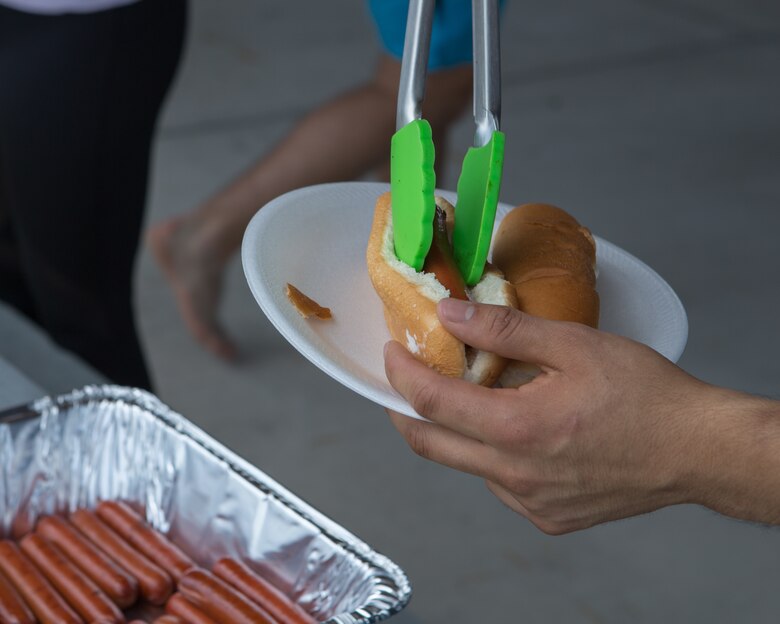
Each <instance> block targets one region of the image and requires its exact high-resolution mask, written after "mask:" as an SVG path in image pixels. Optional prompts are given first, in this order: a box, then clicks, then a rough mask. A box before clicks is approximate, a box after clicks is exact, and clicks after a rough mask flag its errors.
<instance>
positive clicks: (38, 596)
mask: <svg viewBox="0 0 780 624" xmlns="http://www.w3.org/2000/svg"><path fill="white" fill-rule="evenodd" d="M0 570H2V571H3V573H4V574H5V576H6V578H7V579H8V580H9V581H11V583H12V584H13V586H14V587H15V588H16V591H18V592H19V594H20V595H21V596H22V598H23V599H24V601H25V602H26V603H27V605H28V606H29V607H30V609H32V612H33V613H34V614H35V616H36V617H37V618H38V620H39V621H40V622H41V623H42V624H84V620H82V619H81V618H80V617H79V616H78V615H76V613H75V612H74V611H73V609H71V608H70V607H69V606H68V604H67V603H66V602H65V601H64V600H63V599H62V596H60V595H59V594H58V593H57V592H56V591H55V590H54V588H53V587H52V586H51V584H50V583H49V582H48V581H47V580H46V578H45V577H44V576H43V574H41V572H40V571H39V570H38V569H37V568H36V567H35V566H34V565H33V564H32V562H31V561H30V560H29V559H28V558H27V556H26V555H25V554H24V553H23V552H22V551H21V550H19V547H18V546H17V545H16V544H14V543H12V542H9V541H2V542H0Z"/></svg>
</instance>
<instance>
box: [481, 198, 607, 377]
mask: <svg viewBox="0 0 780 624" xmlns="http://www.w3.org/2000/svg"><path fill="white" fill-rule="evenodd" d="M493 262H494V263H495V264H496V266H498V267H500V268H501V270H502V271H503V272H504V275H506V279H507V280H508V281H509V282H511V284H512V285H513V286H514V287H515V291H516V293H517V300H518V307H519V309H520V310H522V311H523V312H527V313H528V314H532V315H534V316H539V317H542V318H546V319H549V320H553V321H572V322H575V323H582V324H584V325H588V326H590V327H598V320H599V295H598V293H597V292H596V243H595V241H594V240H593V236H592V235H591V233H590V231H589V230H588V229H587V228H585V227H583V226H581V225H580V224H579V223H578V222H577V220H576V219H575V218H574V217H572V216H571V215H570V214H568V213H567V212H565V211H564V210H561V209H560V208H557V207H556V206H551V205H549V204H526V205H524V206H518V207H517V208H515V209H514V210H512V211H511V212H510V213H509V214H508V215H507V216H506V217H504V220H503V221H502V222H501V226H500V227H499V229H498V233H497V234H496V238H495V244H494V247H493ZM538 372H539V369H538V368H536V367H535V366H532V365H528V364H525V363H522V362H510V363H509V365H508V366H507V368H506V370H505V372H504V373H503V374H502V376H501V378H500V384H501V385H502V386H504V387H517V386H518V385H520V384H522V383H525V382H527V381H530V380H531V379H533V377H535V376H536V374H537V373H538Z"/></svg>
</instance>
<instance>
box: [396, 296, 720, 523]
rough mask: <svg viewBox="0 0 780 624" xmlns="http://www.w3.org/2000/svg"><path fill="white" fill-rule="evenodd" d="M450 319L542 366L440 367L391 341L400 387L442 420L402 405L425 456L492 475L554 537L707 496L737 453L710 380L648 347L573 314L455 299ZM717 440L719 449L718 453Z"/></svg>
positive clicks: (498, 490) (402, 419) (455, 326)
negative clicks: (551, 316)
mask: <svg viewBox="0 0 780 624" xmlns="http://www.w3.org/2000/svg"><path fill="white" fill-rule="evenodd" d="M438 312H439V317H440V319H441V321H442V323H443V324H444V326H445V327H446V328H447V330H448V331H449V332H451V333H452V334H453V335H455V336H457V337H458V338H459V339H461V340H463V342H464V343H466V344H469V345H472V346H474V347H477V348H480V349H483V350H487V351H492V352H495V353H498V354H499V355H502V356H505V357H509V358H511V359H515V360H522V361H525V362H532V363H535V364H537V365H538V366H539V367H540V368H541V370H542V372H541V374H540V375H539V376H538V377H537V378H536V379H534V380H533V381H532V382H530V383H528V384H526V385H524V386H521V387H519V388H516V389H508V388H483V387H480V386H475V385H473V384H470V383H468V382H466V381H463V380H461V379H453V378H449V377H444V376H442V375H439V374H438V373H437V372H435V371H434V370H432V369H430V368H428V367H426V366H425V365H423V364H421V363H420V362H418V361H417V360H415V359H414V358H413V357H412V356H411V355H410V354H409V353H408V352H407V351H406V349H404V348H403V347H402V346H401V345H400V344H398V343H395V342H392V343H388V345H387V347H386V350H385V367H386V371H387V377H388V379H389V380H390V383H391V384H392V386H393V387H394V388H395V389H396V390H398V392H400V393H401V394H402V395H403V396H404V397H405V398H406V399H407V400H408V401H409V402H410V404H411V405H412V407H413V408H414V409H415V411H416V412H417V413H418V414H420V415H422V416H424V417H425V418H428V419H429V420H430V421H432V422H424V421H419V420H414V419H411V418H408V417H406V416H403V415H401V414H397V413H393V412H390V416H391V419H392V421H393V424H394V425H395V426H396V428H397V429H398V430H399V431H400V432H401V434H402V435H403V436H404V438H406V440H407V442H408V443H409V445H410V446H411V448H412V449H413V450H414V451H415V452H416V453H418V454H419V455H421V456H423V457H426V458H428V459H431V460H433V461H436V462H439V463H441V464H445V465H447V466H450V467H452V468H456V469H458V470H461V471H464V472H468V473H471V474H474V475H478V476H481V477H484V478H485V479H486V480H487V485H488V488H489V489H490V490H491V491H492V492H493V493H494V494H495V495H496V496H497V497H498V498H499V499H500V500H502V501H503V502H504V503H505V504H506V505H508V506H509V507H510V508H511V509H513V510H514V511H516V512H517V513H519V514H521V515H523V516H525V517H526V518H528V519H529V520H530V521H531V522H533V523H534V524H535V525H536V526H537V527H538V528H540V529H541V530H542V531H544V532H545V533H549V534H562V533H567V532H570V531H575V530H579V529H583V528H586V527H589V526H592V525H595V524H599V523H602V522H606V521H609V520H615V519H618V518H624V517H627V516H633V515H637V514H641V513H644V512H648V511H652V510H654V509H658V508H660V507H663V506H667V505H671V504H675V503H681V502H702V503H704V504H706V503H707V502H708V501H707V500H705V496H704V494H703V491H704V490H706V489H707V487H708V485H709V481H707V478H706V477H703V476H702V475H707V474H711V473H712V472H713V471H714V470H715V468H714V464H715V463H717V462H718V461H727V459H728V457H727V450H728V449H726V448H725V447H723V445H722V444H721V440H720V438H719V437H718V432H719V431H721V430H722V426H721V422H720V420H719V419H718V414H720V413H721V412H723V411H725V410H720V411H718V410H714V411H715V412H716V413H713V410H712V409H710V408H711V407H713V405H714V402H713V401H714V399H715V396H714V394H717V393H716V392H715V390H717V389H715V390H713V387H712V386H709V385H707V384H705V383H703V382H701V381H698V380H697V379H695V378H693V377H691V376H690V375H688V374H687V373H685V372H684V371H683V370H682V369H680V368H678V367H677V366H675V365H674V364H672V363H671V362H670V361H669V360H667V359H665V358H664V357H662V356H661V355H659V354H658V353H656V352H655V351H653V350H652V349H650V348H649V347H646V346H644V345H641V344H639V343H637V342H634V341H631V340H628V339H626V338H622V337H619V336H616V335H612V334H608V333H605V332H600V331H597V330H593V329H590V328H588V327H585V326H583V325H578V324H574V323H560V322H553V321H546V320H543V319H540V318H536V317H532V316H529V315H526V314H523V313H522V312H519V311H517V310H512V309H509V308H504V307H498V306H488V305H480V304H473V303H467V302H461V301H457V300H455V299H447V300H444V301H442V302H440V304H439V309H438ZM716 449H717V450H716Z"/></svg>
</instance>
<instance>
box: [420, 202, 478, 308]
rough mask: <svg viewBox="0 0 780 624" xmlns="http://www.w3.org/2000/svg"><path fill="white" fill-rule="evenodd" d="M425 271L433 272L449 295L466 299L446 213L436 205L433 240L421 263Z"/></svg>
mask: <svg viewBox="0 0 780 624" xmlns="http://www.w3.org/2000/svg"><path fill="white" fill-rule="evenodd" d="M423 271H424V272H425V273H433V274H434V275H435V276H436V279H437V280H439V282H440V283H441V284H442V286H444V287H445V288H446V289H447V290H449V291H450V297H455V298H456V299H463V300H464V301H468V297H467V296H466V284H465V282H464V281H463V277H461V275H460V270H459V269H458V265H457V264H456V263H455V258H454V257H453V255H452V245H450V240H449V238H448V235H447V214H446V213H445V212H444V211H443V210H442V209H441V208H439V206H436V217H435V218H434V221H433V241H432V242H431V247H430V249H429V250H428V255H427V256H426V257H425V264H424V265H423Z"/></svg>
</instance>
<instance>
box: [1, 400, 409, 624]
mask: <svg viewBox="0 0 780 624" xmlns="http://www.w3.org/2000/svg"><path fill="white" fill-rule="evenodd" d="M101 499H124V500H130V501H134V502H137V503H140V504H142V505H143V506H144V507H145V509H146V516H147V519H148V520H149V522H150V523H151V524H152V525H154V526H155V527H156V528H157V529H159V530H161V531H163V532H165V533H167V534H168V535H169V536H170V537H172V538H173V540H174V541H175V542H176V543H178V544H179V545H180V546H182V547H183V548H184V549H185V550H186V551H187V552H188V553H189V554H190V555H191V556H192V557H193V558H194V559H195V560H196V561H197V562H198V563H199V564H201V565H203V566H211V565H212V564H214V563H215V562H216V561H217V559H219V558H220V557H225V556H229V557H240V558H243V559H244V560H245V561H248V562H249V563H251V564H252V565H254V566H255V567H256V568H257V569H258V571H260V572H263V573H264V574H267V575H269V576H270V577H271V578H272V580H274V581H275V582H276V583H277V584H278V585H279V586H280V587H281V588H282V589H284V590H286V591H287V592H288V594H290V595H292V596H293V597H294V598H295V599H296V600H298V602H299V603H300V604H301V605H302V606H303V607H304V608H306V609H307V610H308V611H309V612H310V613H313V614H314V616H315V617H317V618H318V619H319V620H320V621H323V622H327V623H328V624H358V623H361V624H368V623H370V622H379V621H382V620H386V619H387V618H389V617H390V616H392V615H393V614H395V613H398V612H399V611H401V610H402V609H403V608H404V607H405V606H406V604H407V603H408V601H409V598H410V596H411V587H410V584H409V580H408V579H407V577H406V575H405V574H404V572H403V571H402V570H401V569H400V568H399V567H398V566H397V565H396V564H394V563H393V562H392V561H390V560H389V559H387V558H386V557H384V556H382V555H380V554H379V553H377V552H375V551H374V550H372V549H371V548H370V547H369V546H368V545H367V544H365V543H364V542H362V541H360V540H359V539H358V538H356V537H355V536H354V535H352V534H351V533H349V532H348V531H347V530H345V529H344V528H342V527H341V526H339V525H338V524H336V523H335V522H333V521H332V520H330V519H329V518H327V517H325V516H324V515H322V514H321V513H319V512H318V511H317V510H315V509H313V508H312V507H310V506H309V505H307V504H306V503H305V502H303V501H302V500H301V499H299V498H297V497H296V496H295V495H294V494H292V493H291V492H289V491H288V490H286V489H285V488H283V487H282V486H281V485H279V484H278V483H276V482H275V481H274V480H273V479H271V478H270V477H268V476H267V475H265V474H263V473H262V472H261V471H260V470H258V469H257V468H255V467H254V466H252V465H251V464H249V463H248V462H246V461H244V460H243V459H241V458H240V457H238V456H237V455H235V454H234V453H232V452H231V451H229V450H228V449H226V448H225V447H224V446H222V445H221V444H219V443H218V442H216V441H215V440H213V439H212V438H211V437H210V436H208V435H207V434H206V433H204V432H203V431H201V430H200V429H198V428H197V427H195V426H194V425H193V424H192V423H190V422H189V421H187V420H186V419H185V418H184V417H182V416H181V415H179V414H177V413H175V412H174V411H172V410H171V409H169V408H168V407H166V406H165V405H164V404H163V403H161V402H160V401H159V400H158V399H157V398H155V397H154V396H152V395H151V394H149V393H147V392H143V391H141V390H136V389H130V388H123V387H119V386H88V387H86V388H84V389H82V390H77V391H74V392H72V393H70V394H66V395H62V396H59V397H55V398H51V397H47V398H43V399H40V400H38V401H36V402H34V403H32V404H30V405H28V406H25V407H23V408H19V409H12V410H6V411H4V412H0V535H2V536H4V537H8V536H12V537H19V536H21V535H22V534H24V533H25V532H26V531H28V530H29V529H30V527H32V526H33V524H34V522H35V519H36V518H37V517H39V516H41V515H44V514H52V513H61V512H67V511H72V510H74V509H76V508H78V507H93V506H94V505H95V504H96V503H97V502H98V501H99V500H101Z"/></svg>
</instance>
